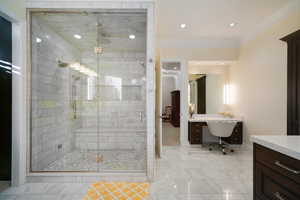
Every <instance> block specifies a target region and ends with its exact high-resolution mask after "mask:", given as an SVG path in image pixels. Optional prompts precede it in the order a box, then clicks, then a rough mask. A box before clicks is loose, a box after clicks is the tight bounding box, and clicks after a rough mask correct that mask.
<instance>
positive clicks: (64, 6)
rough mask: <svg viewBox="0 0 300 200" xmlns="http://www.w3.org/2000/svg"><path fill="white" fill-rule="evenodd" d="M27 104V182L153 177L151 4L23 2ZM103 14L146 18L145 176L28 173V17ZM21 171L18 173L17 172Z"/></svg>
mask: <svg viewBox="0 0 300 200" xmlns="http://www.w3.org/2000/svg"><path fill="white" fill-rule="evenodd" d="M26 7H27V48H26V49H27V52H26V54H27V55H26V58H27V67H26V69H27V71H26V74H25V76H26V80H27V90H26V94H27V98H26V99H27V100H26V113H27V116H26V136H27V137H26V138H27V139H26V145H25V146H24V147H22V148H20V151H25V152H26V155H27V156H26V159H25V160H26V164H25V163H24V165H26V166H27V169H26V174H25V176H26V179H27V182H31V181H37V180H39V181H45V182H47V181H49V180H51V181H56V180H57V181H62V180H66V181H80V182H81V181H85V180H86V181H91V180H94V179H95V180H99V178H105V179H109V178H110V177H112V178H116V177H118V178H119V179H122V180H127V181H130V180H141V181H143V180H151V179H152V178H153V176H154V163H155V150H154V147H155V139H154V135H155V45H154V44H155V38H154V35H155V20H154V18H155V16H154V7H155V6H154V2H153V1H149V0H145V1H139V2H136V1H130V0H128V1H113V0H111V2H109V1H63V0H62V1H45V0H38V1H36V0H31V1H30V0H29V1H27V5H26ZM97 9H98V10H103V9H105V11H109V10H112V9H114V10H116V9H118V10H123V9H125V10H126V9H137V10H139V9H141V10H145V11H146V15H147V31H146V33H147V39H146V40H147V41H146V44H147V52H146V61H147V62H146V63H147V64H146V69H147V70H146V80H147V82H146V99H147V102H146V115H147V122H146V124H147V130H146V131H147V133H146V135H147V136H146V137H147V142H146V144H147V147H146V162H147V164H146V173H130V172H125V171H124V173H123V172H122V173H104V172H32V171H31V168H30V162H31V153H30V152H31V37H30V36H31V20H30V18H31V13H32V12H37V11H40V12H41V11H56V12H61V11H64V12H65V11H66V12H72V11H76V10H86V11H97ZM20 171H21V170H20Z"/></svg>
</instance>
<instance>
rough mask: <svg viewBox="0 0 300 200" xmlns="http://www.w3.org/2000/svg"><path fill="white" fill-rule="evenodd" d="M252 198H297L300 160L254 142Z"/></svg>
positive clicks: (257, 199) (299, 186)
mask: <svg viewBox="0 0 300 200" xmlns="http://www.w3.org/2000/svg"><path fill="white" fill-rule="evenodd" d="M253 161H254V163H253V168H254V174H253V178H254V191H253V199H254V200H299V199H300V160H296V159H294V158H291V157H289V156H287V155H284V154H281V153H279V152H276V151H274V150H271V149H268V148H266V147H263V146H261V145H258V144H254V160H253Z"/></svg>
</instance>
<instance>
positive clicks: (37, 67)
mask: <svg viewBox="0 0 300 200" xmlns="http://www.w3.org/2000/svg"><path fill="white" fill-rule="evenodd" d="M37 38H39V39H37ZM79 56H80V52H79V51H78V50H77V49H76V48H74V47H73V46H72V45H70V44H69V43H68V42H66V41H65V40H64V39H63V38H62V37H60V36H59V35H58V34H56V33H55V32H54V31H53V30H51V29H50V28H49V27H48V26H46V25H45V23H43V21H41V20H40V19H38V17H34V16H33V17H32V72H31V83H32V84H31V102H32V103H31V107H32V113H31V115H32V116H31V117H32V131H31V136H32V137H31V146H32V148H31V156H32V158H31V169H32V170H33V171H41V170H43V169H44V168H45V167H47V166H48V165H49V164H50V163H52V162H53V161H55V160H57V159H60V158H61V157H63V156H64V155H65V154H66V153H68V152H70V151H71V150H72V149H73V148H74V146H75V145H74V144H75V137H74V134H73V133H72V132H73V129H74V127H75V126H72V125H73V124H77V125H76V126H78V124H80V123H79V122H78V121H75V120H74V119H73V113H72V109H71V105H70V99H71V87H70V86H71V84H72V75H73V74H72V73H74V72H71V70H70V69H68V68H60V67H58V65H57V59H58V58H59V59H62V60H66V61H72V60H78V58H79ZM72 119H73V120H72Z"/></svg>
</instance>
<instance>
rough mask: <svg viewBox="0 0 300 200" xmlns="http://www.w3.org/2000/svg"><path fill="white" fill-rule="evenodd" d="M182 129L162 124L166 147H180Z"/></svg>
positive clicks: (163, 140)
mask: <svg viewBox="0 0 300 200" xmlns="http://www.w3.org/2000/svg"><path fill="white" fill-rule="evenodd" d="M179 141H180V128H179V127H174V126H173V125H172V124H171V123H170V122H163V123H162V144H163V145H165V146H176V145H179Z"/></svg>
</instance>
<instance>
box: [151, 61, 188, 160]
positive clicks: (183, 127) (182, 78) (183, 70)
mask: <svg viewBox="0 0 300 200" xmlns="http://www.w3.org/2000/svg"><path fill="white" fill-rule="evenodd" d="M166 62H178V63H180V74H179V87H178V88H179V89H180V133H179V134H180V141H179V146H182V145H186V144H187V128H188V127H187V123H185V121H186V114H184V113H186V111H187V106H186V103H187V97H186V95H185V93H187V89H186V88H185V87H186V84H187V83H186V82H187V76H186V74H187V62H186V61H185V60H183V59H178V58H167V59H164V58H163V59H161V60H160V65H159V66H160V68H159V70H160V80H159V81H160V90H159V101H160V102H159V107H160V108H159V116H157V117H159V118H160V116H162V65H163V63H166ZM158 134H159V151H160V152H158V153H159V155H161V154H162V146H163V145H162V119H161V118H160V119H159V126H158Z"/></svg>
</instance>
